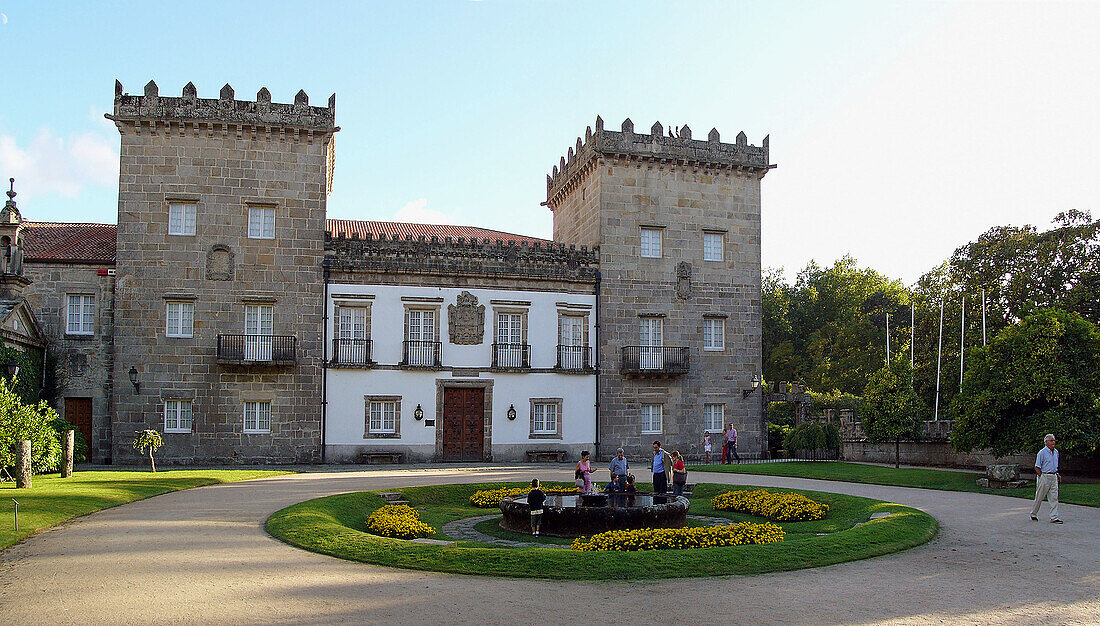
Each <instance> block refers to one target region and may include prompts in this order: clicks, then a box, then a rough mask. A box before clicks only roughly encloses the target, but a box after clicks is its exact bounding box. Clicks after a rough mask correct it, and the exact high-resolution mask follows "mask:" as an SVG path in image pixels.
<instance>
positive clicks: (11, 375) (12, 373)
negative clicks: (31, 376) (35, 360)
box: [4, 359, 19, 382]
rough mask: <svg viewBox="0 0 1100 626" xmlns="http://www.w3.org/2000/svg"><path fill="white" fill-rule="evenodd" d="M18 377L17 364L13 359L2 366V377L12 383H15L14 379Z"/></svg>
mask: <svg viewBox="0 0 1100 626" xmlns="http://www.w3.org/2000/svg"><path fill="white" fill-rule="evenodd" d="M18 375H19V363H18V362H16V361H15V360H14V359H13V360H11V361H8V362H7V363H5V364H4V376H5V377H6V378H7V379H8V380H9V381H12V382H15V377H16V376H18Z"/></svg>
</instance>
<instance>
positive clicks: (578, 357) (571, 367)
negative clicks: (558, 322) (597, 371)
mask: <svg viewBox="0 0 1100 626" xmlns="http://www.w3.org/2000/svg"><path fill="white" fill-rule="evenodd" d="M554 369H557V370H561V371H563V372H579V373H588V372H591V371H592V349H591V348H589V347H588V346H563V345H558V361H557V364H556V365H555V367H554Z"/></svg>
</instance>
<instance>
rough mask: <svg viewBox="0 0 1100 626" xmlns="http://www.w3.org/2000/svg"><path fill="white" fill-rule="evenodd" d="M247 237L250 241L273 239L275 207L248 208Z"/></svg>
mask: <svg viewBox="0 0 1100 626" xmlns="http://www.w3.org/2000/svg"><path fill="white" fill-rule="evenodd" d="M248 237H249V238H250V239H274V238H275V207H267V206H250V207H248Z"/></svg>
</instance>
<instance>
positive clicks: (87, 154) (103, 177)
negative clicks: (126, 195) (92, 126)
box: [0, 129, 118, 200]
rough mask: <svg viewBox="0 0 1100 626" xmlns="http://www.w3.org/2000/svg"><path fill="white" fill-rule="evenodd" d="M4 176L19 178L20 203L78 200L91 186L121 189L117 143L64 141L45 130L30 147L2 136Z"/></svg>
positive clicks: (0, 169)
mask: <svg viewBox="0 0 1100 626" xmlns="http://www.w3.org/2000/svg"><path fill="white" fill-rule="evenodd" d="M0 174H2V175H3V177H4V178H15V181H16V189H15V190H16V191H17V192H19V196H20V197H19V199H20V200H26V199H28V198H33V197H43V196H50V195H56V196H61V197H63V198H76V197H77V196H79V195H80V194H81V192H82V191H83V190H84V188H85V187H88V186H93V187H107V188H115V187H117V186H118V152H117V151H116V148H115V144H114V143H113V142H111V141H110V140H108V139H107V138H105V137H103V136H102V135H99V134H96V133H74V134H71V135H69V136H68V137H67V138H61V137H58V136H56V135H55V134H54V133H53V132H52V131H51V130H49V129H43V130H41V131H40V132H39V133H38V134H37V135H35V136H34V138H33V139H31V141H30V142H29V143H28V144H27V145H26V146H20V145H19V142H18V141H17V140H16V139H15V138H14V137H12V136H10V135H0Z"/></svg>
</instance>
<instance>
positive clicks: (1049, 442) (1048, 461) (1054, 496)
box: [1031, 435, 1062, 524]
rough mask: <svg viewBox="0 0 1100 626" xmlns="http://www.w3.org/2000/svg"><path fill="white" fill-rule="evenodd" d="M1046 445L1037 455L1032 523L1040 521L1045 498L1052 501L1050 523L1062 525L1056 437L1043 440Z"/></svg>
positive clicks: (1060, 478)
mask: <svg viewBox="0 0 1100 626" xmlns="http://www.w3.org/2000/svg"><path fill="white" fill-rule="evenodd" d="M1043 443H1044V444H1046V445H1045V446H1044V447H1043V449H1042V450H1039V454H1037V455H1035V505H1034V506H1032V507H1031V519H1032V521H1036V522H1037V521H1039V517H1038V515H1039V505H1040V504H1042V503H1043V498H1047V499H1048V500H1050V522H1051V523H1052V524H1061V523H1062V520H1061V519H1059V518H1058V483H1059V482H1061V481H1062V477H1061V476H1060V475H1059V474H1058V451H1057V450H1055V449H1054V435H1047V436H1046V437H1044V438H1043Z"/></svg>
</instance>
